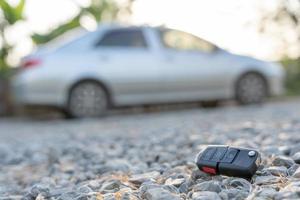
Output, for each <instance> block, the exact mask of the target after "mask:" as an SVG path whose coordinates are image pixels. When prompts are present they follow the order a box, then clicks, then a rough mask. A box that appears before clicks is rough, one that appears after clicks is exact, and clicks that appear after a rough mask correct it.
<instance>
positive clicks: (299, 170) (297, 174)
mask: <svg viewBox="0 0 300 200" xmlns="http://www.w3.org/2000/svg"><path fill="white" fill-rule="evenodd" d="M293 177H294V178H300V167H299V168H297V170H296V171H295V173H294V174H293Z"/></svg>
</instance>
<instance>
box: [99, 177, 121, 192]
mask: <svg viewBox="0 0 300 200" xmlns="http://www.w3.org/2000/svg"><path fill="white" fill-rule="evenodd" d="M121 184H122V183H121V182H120V181H119V180H111V181H108V182H105V183H103V185H102V187H101V189H100V191H101V192H105V193H113V192H117V191H119V190H120V186H121Z"/></svg>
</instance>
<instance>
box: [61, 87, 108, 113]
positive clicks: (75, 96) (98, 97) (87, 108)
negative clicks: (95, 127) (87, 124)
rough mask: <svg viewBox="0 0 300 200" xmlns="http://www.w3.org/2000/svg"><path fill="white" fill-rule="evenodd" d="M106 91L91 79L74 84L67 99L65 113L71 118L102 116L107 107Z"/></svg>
mask: <svg viewBox="0 0 300 200" xmlns="http://www.w3.org/2000/svg"><path fill="white" fill-rule="evenodd" d="M107 97H108V96H107V93H106V91H105V90H104V89H103V87H102V86H101V85H100V84H98V83H96V82H92V81H86V82H81V83H79V84H77V85H75V86H74V87H73V88H72V89H71V91H70V93H69V100H68V108H67V113H68V116H69V117H72V118H92V117H99V116H103V115H104V114H105V113H106V111H107V108H108V98H107Z"/></svg>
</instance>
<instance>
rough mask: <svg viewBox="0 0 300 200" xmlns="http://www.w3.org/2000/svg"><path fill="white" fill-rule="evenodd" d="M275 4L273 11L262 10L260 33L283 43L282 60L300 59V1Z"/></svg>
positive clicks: (276, 2)
mask: <svg viewBox="0 0 300 200" xmlns="http://www.w3.org/2000/svg"><path fill="white" fill-rule="evenodd" d="M273 3H274V4H275V5H276V6H275V7H274V8H273V9H262V10H261V17H260V19H259V26H258V28H259V32H260V33H262V34H265V35H268V36H269V37H273V38H275V39H276V40H277V41H279V42H280V43H281V49H280V50H283V51H282V52H281V55H282V58H284V57H291V56H292V57H300V0H279V1H274V2H273Z"/></svg>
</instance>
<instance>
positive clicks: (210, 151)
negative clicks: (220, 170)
mask: <svg viewBox="0 0 300 200" xmlns="http://www.w3.org/2000/svg"><path fill="white" fill-rule="evenodd" d="M216 150H217V149H216V148H208V149H206V150H205V151H204V152H203V154H202V156H201V159H202V160H210V159H211V157H212V156H213V155H214V153H215V151H216Z"/></svg>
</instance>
